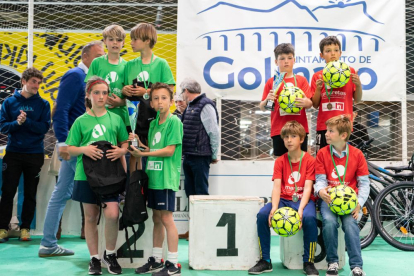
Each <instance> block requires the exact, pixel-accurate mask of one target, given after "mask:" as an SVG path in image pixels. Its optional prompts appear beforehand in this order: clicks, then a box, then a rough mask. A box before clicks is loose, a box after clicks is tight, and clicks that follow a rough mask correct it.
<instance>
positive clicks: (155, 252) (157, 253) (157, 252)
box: [152, 247, 162, 263]
mask: <svg viewBox="0 0 414 276" xmlns="http://www.w3.org/2000/svg"><path fill="white" fill-rule="evenodd" d="M152 256H153V257H154V259H155V261H156V262H157V263H160V262H161V260H162V248H161V247H153V248H152Z"/></svg>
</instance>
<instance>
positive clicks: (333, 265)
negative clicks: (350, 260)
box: [326, 263, 339, 276]
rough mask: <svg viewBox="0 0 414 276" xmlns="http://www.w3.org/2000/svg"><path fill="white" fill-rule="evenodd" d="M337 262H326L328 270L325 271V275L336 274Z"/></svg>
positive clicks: (336, 275) (334, 275)
mask: <svg viewBox="0 0 414 276" xmlns="http://www.w3.org/2000/svg"><path fill="white" fill-rule="evenodd" d="M338 269H339V265H338V263H330V264H328V270H327V271H326V276H338Z"/></svg>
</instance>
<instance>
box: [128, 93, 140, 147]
mask: <svg viewBox="0 0 414 276" xmlns="http://www.w3.org/2000/svg"><path fill="white" fill-rule="evenodd" d="M138 105H139V101H129V100H127V106H128V114H129V122H130V123H131V130H132V133H135V128H136V126H137V119H138V109H139V106H138ZM129 145H130V146H131V145H132V146H134V147H135V148H138V140H137V139H136V138H135V137H134V139H133V140H132V141H130V142H129Z"/></svg>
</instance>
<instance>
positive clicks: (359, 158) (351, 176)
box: [315, 145, 369, 194]
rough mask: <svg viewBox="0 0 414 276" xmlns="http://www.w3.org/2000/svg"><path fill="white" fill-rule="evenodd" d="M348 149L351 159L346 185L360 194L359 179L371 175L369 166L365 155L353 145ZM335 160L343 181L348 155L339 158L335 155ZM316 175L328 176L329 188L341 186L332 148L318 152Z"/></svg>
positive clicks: (349, 159)
mask: <svg viewBox="0 0 414 276" xmlns="http://www.w3.org/2000/svg"><path fill="white" fill-rule="evenodd" d="M348 148H349V158H348V167H347V169H346V175H345V181H344V184H345V185H347V186H350V187H351V188H352V189H354V191H355V192H356V193H357V194H358V187H357V183H358V182H357V177H359V176H364V175H368V174H369V172H368V165H367V161H366V160H365V157H364V155H363V154H362V152H361V151H360V150H359V149H357V148H354V147H353V146H351V145H348ZM333 159H334V161H335V164H336V168H337V170H338V173H339V176H340V177H341V179H343V175H344V172H345V164H346V155H345V156H343V157H342V158H339V157H337V156H336V155H335V154H333ZM315 174H317V175H318V174H324V175H326V180H327V182H328V186H330V187H335V186H338V185H340V184H341V182H340V180H339V178H338V176H337V173H336V170H335V166H334V164H333V163H332V158H331V151H330V146H327V147H324V148H322V149H320V150H319V151H318V154H317V155H316V163H315Z"/></svg>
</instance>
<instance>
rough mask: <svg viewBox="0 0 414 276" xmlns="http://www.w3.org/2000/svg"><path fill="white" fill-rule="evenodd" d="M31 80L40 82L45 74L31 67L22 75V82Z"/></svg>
mask: <svg viewBox="0 0 414 276" xmlns="http://www.w3.org/2000/svg"><path fill="white" fill-rule="evenodd" d="M31 78H38V79H40V80H43V74H42V72H41V71H40V70H38V69H36V68H34V67H29V68H27V69H26V70H24V71H23V73H22V80H25V81H29V80H30V79H31Z"/></svg>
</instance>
